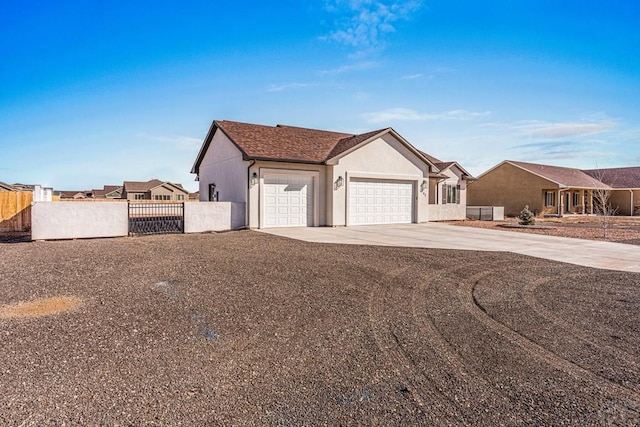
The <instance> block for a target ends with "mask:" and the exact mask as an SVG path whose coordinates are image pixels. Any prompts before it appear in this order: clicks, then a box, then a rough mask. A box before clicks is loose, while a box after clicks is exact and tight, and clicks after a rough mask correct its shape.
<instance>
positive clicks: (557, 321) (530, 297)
mask: <svg viewBox="0 0 640 427" xmlns="http://www.w3.org/2000/svg"><path fill="white" fill-rule="evenodd" d="M549 281H551V279H550V278H549V279H548V280H544V281H542V280H541V281H535V282H530V283H525V285H524V288H523V295H524V301H525V303H527V305H528V306H529V307H531V309H532V310H533V311H535V312H536V313H537V314H538V315H539V316H541V317H543V318H545V319H547V320H548V321H549V322H551V323H553V324H554V325H557V326H558V327H560V328H562V329H564V330H565V331H567V332H568V333H570V334H571V335H573V336H574V337H576V338H578V339H579V340H581V341H584V342H585V343H587V344H590V345H593V346H597V347H598V348H599V349H605V350H607V351H608V352H610V353H612V354H622V355H624V356H626V357H629V358H632V359H633V358H635V357H637V356H636V355H634V354H631V353H629V352H627V351H625V350H623V349H621V348H617V347H614V346H612V345H609V344H606V343H602V342H596V341H594V340H592V339H591V336H590V335H587V334H585V333H584V332H582V330H580V329H578V328H576V327H575V326H573V325H572V324H570V323H569V322H567V321H565V320H563V319H561V318H560V317H558V316H557V315H555V314H554V313H553V312H552V311H551V310H549V309H548V308H546V307H545V306H544V305H543V304H542V303H540V302H539V301H538V299H537V298H536V295H535V292H536V290H537V289H538V287H540V286H542V285H544V284H546V283H548V282H549ZM630 362H631V363H630V364H631V365H632V366H636V367H637V366H638V363H637V362H635V361H630Z"/></svg>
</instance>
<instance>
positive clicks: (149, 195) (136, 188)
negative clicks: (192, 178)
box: [121, 179, 189, 201]
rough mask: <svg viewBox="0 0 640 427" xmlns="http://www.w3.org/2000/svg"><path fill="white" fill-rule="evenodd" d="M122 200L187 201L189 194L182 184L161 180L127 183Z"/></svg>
mask: <svg viewBox="0 0 640 427" xmlns="http://www.w3.org/2000/svg"><path fill="white" fill-rule="evenodd" d="M121 198H122V199H127V200H154V201H160V200H162V201H187V200H189V192H188V191H187V190H185V189H184V188H182V185H181V184H174V183H171V182H167V181H160V180H159V179H152V180H151V181H147V182H137V181H125V182H124V184H123V185H122V196H121Z"/></svg>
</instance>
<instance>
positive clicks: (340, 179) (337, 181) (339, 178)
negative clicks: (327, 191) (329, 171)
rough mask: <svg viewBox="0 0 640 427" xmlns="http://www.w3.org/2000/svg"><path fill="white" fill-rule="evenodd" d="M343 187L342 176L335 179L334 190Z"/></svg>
mask: <svg viewBox="0 0 640 427" xmlns="http://www.w3.org/2000/svg"><path fill="white" fill-rule="evenodd" d="M343 185H344V179H343V178H342V176H339V177H338V179H336V188H340V187H342V186H343Z"/></svg>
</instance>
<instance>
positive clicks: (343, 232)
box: [260, 222, 640, 272]
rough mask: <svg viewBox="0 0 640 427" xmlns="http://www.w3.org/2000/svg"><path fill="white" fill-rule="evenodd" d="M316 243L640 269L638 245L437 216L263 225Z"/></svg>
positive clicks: (627, 269)
mask: <svg viewBox="0 0 640 427" xmlns="http://www.w3.org/2000/svg"><path fill="white" fill-rule="evenodd" d="M260 231H262V232H264V233H268V234H273V235H277V236H282V237H288V238H291V239H297V240H303V241H307V242H315V243H339V244H354V245H374V246H406V247H416V248H432V249H453V250H469V251H495V252H513V253H517V254H522V255H529V256H533V257H537V258H543V259H548V260H552V261H560V262H566V263H569V264H575V265H582V266H586V267H594V268H602V269H607V270H618V271H629V272H640V246H635V245H627V244H623V243H611V242H599V241H594V240H583V239H571V238H567V237H555V236H544V235H538V234H528V233H518V232H513V231H498V230H487V229H481V228H471V227H460V226H455V225H449V224H442V223H437V222H429V223H423V224H395V225H368V226H357V227H304V228H298V227H294V228H271V229H262V230H260Z"/></svg>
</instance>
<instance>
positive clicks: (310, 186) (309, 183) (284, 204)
mask: <svg viewBox="0 0 640 427" xmlns="http://www.w3.org/2000/svg"><path fill="white" fill-rule="evenodd" d="M319 178H320V173H319V172H317V171H305V170H294V169H267V168H261V169H260V187H259V203H260V228H269V227H305V226H314V227H315V226H317V225H318V209H319V200H318V198H319ZM292 187H293V190H291V188H292ZM296 187H298V188H296ZM289 191H291V193H289ZM298 192H300V194H296V193H298ZM308 192H310V194H309V193H308ZM299 197H302V199H300V198H299ZM292 209H293V210H294V212H291V210H292Z"/></svg>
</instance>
